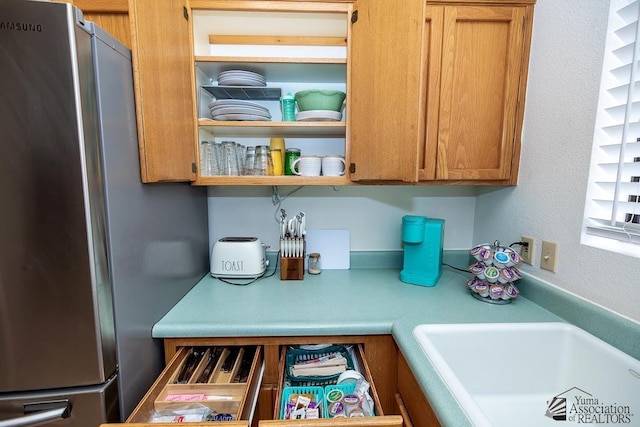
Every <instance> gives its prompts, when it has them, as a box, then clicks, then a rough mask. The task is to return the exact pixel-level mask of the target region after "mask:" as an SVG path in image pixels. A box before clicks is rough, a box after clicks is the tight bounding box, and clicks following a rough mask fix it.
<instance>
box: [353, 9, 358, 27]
mask: <svg viewBox="0 0 640 427" xmlns="http://www.w3.org/2000/svg"><path fill="white" fill-rule="evenodd" d="M357 21H358V11H357V10H354V11H353V13H352V14H351V23H352V24H355V23H356V22H357Z"/></svg>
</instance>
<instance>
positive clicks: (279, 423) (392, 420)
mask: <svg viewBox="0 0 640 427" xmlns="http://www.w3.org/2000/svg"><path fill="white" fill-rule="evenodd" d="M349 355H350V356H351V357H352V359H353V364H354V368H355V369H356V370H358V371H359V372H360V373H361V374H362V376H363V377H364V378H365V380H366V381H367V382H368V383H369V385H370V389H369V394H370V396H371V398H372V399H373V403H374V414H375V416H373V417H364V418H355V417H353V418H333V417H330V415H329V414H328V412H329V411H328V410H327V406H324V405H321V406H322V407H323V409H321V418H320V419H306V420H283V419H280V418H281V417H282V414H283V408H282V399H283V398H285V399H287V398H290V397H291V394H290V392H291V391H292V390H296V389H297V388H298V387H297V386H298V385H299V384H295V385H294V388H293V389H291V388H289V389H286V388H285V386H286V385H289V384H288V383H289V382H290V381H286V382H285V379H286V377H287V375H288V373H287V372H288V371H289V367H290V363H291V358H290V356H289V359H288V358H287V348H283V349H282V352H281V356H280V364H279V367H278V373H279V386H278V390H277V394H276V399H275V406H274V416H273V418H274V419H273V420H270V421H265V420H261V421H260V423H259V426H260V427H269V426H271V427H292V426H295V427H306V426H309V427H313V426H333V427H340V426H344V427H349V426H350V427H357V426H387V427H393V426H395V427H402V425H403V419H402V416H400V415H386V416H385V415H384V411H383V408H382V405H381V404H380V399H379V397H378V392H377V391H376V387H375V384H374V382H373V379H372V375H371V371H370V370H369V365H368V363H367V360H366V357H365V353H364V350H363V346H362V345H361V344H354V345H353V346H352V349H351V351H350V352H349ZM348 368H349V369H351V368H350V366H348ZM320 384H322V383H320ZM307 385H308V386H310V387H313V384H305V385H303V386H301V387H300V389H301V390H303V389H305V388H308V387H305V386H307ZM324 386H325V387H328V388H330V387H331V386H326V385H324ZM323 404H326V402H324V401H323Z"/></svg>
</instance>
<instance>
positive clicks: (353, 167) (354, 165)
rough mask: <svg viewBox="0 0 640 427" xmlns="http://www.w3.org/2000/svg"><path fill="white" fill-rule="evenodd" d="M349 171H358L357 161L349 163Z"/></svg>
mask: <svg viewBox="0 0 640 427" xmlns="http://www.w3.org/2000/svg"><path fill="white" fill-rule="evenodd" d="M349 173H356V164H355V163H351V164H349Z"/></svg>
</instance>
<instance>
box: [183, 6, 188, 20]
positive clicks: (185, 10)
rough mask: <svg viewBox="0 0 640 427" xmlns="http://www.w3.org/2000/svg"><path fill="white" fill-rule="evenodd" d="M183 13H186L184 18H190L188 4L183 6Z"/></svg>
mask: <svg viewBox="0 0 640 427" xmlns="http://www.w3.org/2000/svg"><path fill="white" fill-rule="evenodd" d="M182 14H183V15H184V19H186V20H187V21H188V20H189V11H188V10H187V6H182Z"/></svg>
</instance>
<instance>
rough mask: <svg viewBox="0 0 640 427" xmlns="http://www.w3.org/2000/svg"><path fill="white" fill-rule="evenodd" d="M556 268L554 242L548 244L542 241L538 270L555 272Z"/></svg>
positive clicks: (556, 258)
mask: <svg viewBox="0 0 640 427" xmlns="http://www.w3.org/2000/svg"><path fill="white" fill-rule="evenodd" d="M557 267H558V244H557V243H555V242H549V241H547V240H543V241H542V254H541V255H540V268H544V269H545V270H549V271H552V272H554V273H555V272H556V269H557Z"/></svg>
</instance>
